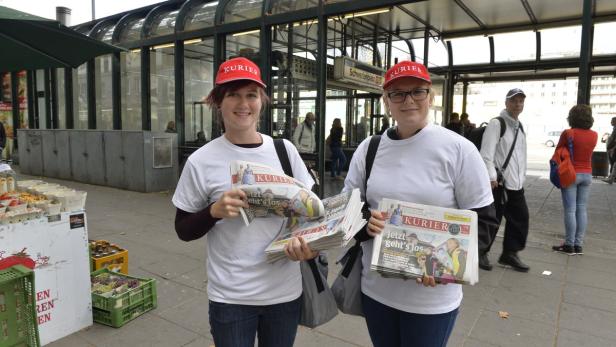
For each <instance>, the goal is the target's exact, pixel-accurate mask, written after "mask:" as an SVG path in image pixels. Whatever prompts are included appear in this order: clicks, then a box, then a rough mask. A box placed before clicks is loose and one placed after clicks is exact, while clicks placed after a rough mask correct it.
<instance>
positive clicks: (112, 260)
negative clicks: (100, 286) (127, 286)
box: [89, 240, 128, 275]
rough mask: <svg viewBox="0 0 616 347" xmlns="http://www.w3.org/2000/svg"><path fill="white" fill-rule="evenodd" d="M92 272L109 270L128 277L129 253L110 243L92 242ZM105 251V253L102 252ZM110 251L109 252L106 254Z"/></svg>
mask: <svg viewBox="0 0 616 347" xmlns="http://www.w3.org/2000/svg"><path fill="white" fill-rule="evenodd" d="M89 248H90V271H96V270H100V269H102V268H108V269H109V270H111V271H114V272H121V273H123V274H125V275H128V251H127V250H125V249H123V248H122V247H120V246H118V245H115V244H113V243H109V242H108V241H104V240H99V241H90V247H89ZM101 249H104V250H105V251H102V252H101V251H100V250H101ZM106 251H108V252H106Z"/></svg>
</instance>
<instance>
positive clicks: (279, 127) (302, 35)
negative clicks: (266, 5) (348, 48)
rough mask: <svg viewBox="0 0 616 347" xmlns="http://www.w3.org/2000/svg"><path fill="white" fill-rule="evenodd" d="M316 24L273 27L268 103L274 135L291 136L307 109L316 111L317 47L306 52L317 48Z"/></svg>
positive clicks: (290, 137) (288, 137)
mask: <svg viewBox="0 0 616 347" xmlns="http://www.w3.org/2000/svg"><path fill="white" fill-rule="evenodd" d="M316 27H317V25H316V23H311V24H304V25H299V23H297V24H296V25H291V26H289V25H279V26H276V27H274V28H273V30H272V56H271V61H272V70H271V75H272V86H271V90H272V97H271V106H272V129H273V131H272V132H273V134H274V136H276V137H283V138H287V139H292V136H293V133H294V132H295V129H296V128H297V126H298V124H301V123H302V122H303V121H304V119H305V117H306V113H308V112H313V113H315V111H316V103H315V100H316V61H315V57H314V55H313V53H316V51H314V50H313V51H312V52H309V51H310V50H312V48H316ZM289 35H293V37H292V40H293V42H294V47H293V48H290V49H289V48H288V42H289ZM289 53H291V54H292V57H291V60H289V57H288V54H289ZM315 115H316V113H315ZM315 129H316V128H315Z"/></svg>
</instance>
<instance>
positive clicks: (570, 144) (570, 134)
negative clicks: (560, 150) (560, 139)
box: [565, 129, 575, 164]
mask: <svg viewBox="0 0 616 347" xmlns="http://www.w3.org/2000/svg"><path fill="white" fill-rule="evenodd" d="M565 131H566V132H567V149H569V159H571V164H575V163H574V162H573V129H569V130H565Z"/></svg>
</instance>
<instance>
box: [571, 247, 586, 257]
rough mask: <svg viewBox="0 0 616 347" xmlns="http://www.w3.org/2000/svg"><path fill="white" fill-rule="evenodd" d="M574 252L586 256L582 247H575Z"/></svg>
mask: <svg viewBox="0 0 616 347" xmlns="http://www.w3.org/2000/svg"><path fill="white" fill-rule="evenodd" d="M573 250H574V251H575V254H579V255H582V254H584V251H583V250H582V246H573Z"/></svg>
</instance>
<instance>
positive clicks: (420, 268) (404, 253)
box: [370, 199, 479, 285]
mask: <svg viewBox="0 0 616 347" xmlns="http://www.w3.org/2000/svg"><path fill="white" fill-rule="evenodd" d="M379 210H380V211H381V212H382V213H383V214H384V216H385V217H386V223H385V228H384V229H383V232H382V233H381V234H379V235H378V236H377V237H375V239H374V246H373V251H372V261H371V266H370V269H371V270H374V271H378V272H379V273H380V274H381V275H382V276H384V277H397V278H404V279H406V278H417V277H422V276H423V275H428V276H434V277H435V279H436V281H437V282H439V283H459V284H471V285H473V284H475V283H477V281H478V277H479V270H478V251H477V214H476V213H475V212H473V211H469V210H456V209H450V208H443V207H436V206H428V205H420V204H414V203H409V202H403V201H398V200H392V199H383V200H382V201H381V203H380V204H379Z"/></svg>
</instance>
